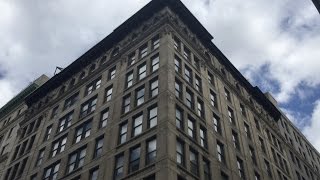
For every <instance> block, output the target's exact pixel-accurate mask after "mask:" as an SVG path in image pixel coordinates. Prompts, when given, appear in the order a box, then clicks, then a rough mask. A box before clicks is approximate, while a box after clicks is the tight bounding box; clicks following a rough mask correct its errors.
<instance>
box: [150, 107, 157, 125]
mask: <svg viewBox="0 0 320 180" xmlns="http://www.w3.org/2000/svg"><path fill="white" fill-rule="evenodd" d="M148 111H149V113H148V128H153V127H155V126H156V125H157V121H158V107H157V106H154V107H152V108H150V109H149V110H148Z"/></svg>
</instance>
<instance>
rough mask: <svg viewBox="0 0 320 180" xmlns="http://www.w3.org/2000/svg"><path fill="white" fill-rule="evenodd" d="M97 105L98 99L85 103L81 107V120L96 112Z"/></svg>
mask: <svg viewBox="0 0 320 180" xmlns="http://www.w3.org/2000/svg"><path fill="white" fill-rule="evenodd" d="M96 104H97V97H94V98H91V99H89V100H88V101H87V102H85V103H83V104H82V105H81V110H80V118H82V117H84V116H86V115H88V114H89V113H91V112H94V110H96Z"/></svg>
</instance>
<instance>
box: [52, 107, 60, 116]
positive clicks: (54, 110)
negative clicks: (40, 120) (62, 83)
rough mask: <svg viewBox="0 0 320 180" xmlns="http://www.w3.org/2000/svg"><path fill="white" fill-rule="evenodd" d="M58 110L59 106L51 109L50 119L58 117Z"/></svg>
mask: <svg viewBox="0 0 320 180" xmlns="http://www.w3.org/2000/svg"><path fill="white" fill-rule="evenodd" d="M58 108H59V106H56V107H54V108H53V109H52V113H51V119H53V118H56V117H57V116H58Z"/></svg>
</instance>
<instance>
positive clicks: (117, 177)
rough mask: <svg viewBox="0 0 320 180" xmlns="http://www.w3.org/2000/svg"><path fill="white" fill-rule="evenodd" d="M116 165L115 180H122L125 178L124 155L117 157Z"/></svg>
mask: <svg viewBox="0 0 320 180" xmlns="http://www.w3.org/2000/svg"><path fill="white" fill-rule="evenodd" d="M115 162H116V163H115V164H116V165H115V168H114V175H113V179H114V180H120V179H122V177H123V174H124V171H123V170H124V169H123V165H124V155H123V154H120V155H118V156H117V157H116V161H115Z"/></svg>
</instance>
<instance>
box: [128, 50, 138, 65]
mask: <svg viewBox="0 0 320 180" xmlns="http://www.w3.org/2000/svg"><path fill="white" fill-rule="evenodd" d="M135 62H136V53H132V54H130V55H129V58H128V66H131V65H132V64H134V63H135Z"/></svg>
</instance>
